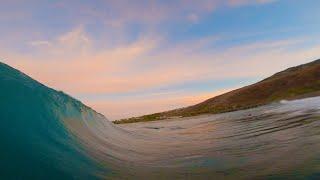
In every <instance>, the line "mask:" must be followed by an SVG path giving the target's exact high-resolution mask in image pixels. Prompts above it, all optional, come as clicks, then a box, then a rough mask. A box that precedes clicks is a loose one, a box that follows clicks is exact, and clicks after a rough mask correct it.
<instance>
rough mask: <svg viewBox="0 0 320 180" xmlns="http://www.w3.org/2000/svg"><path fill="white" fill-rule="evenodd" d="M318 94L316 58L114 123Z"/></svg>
mask: <svg viewBox="0 0 320 180" xmlns="http://www.w3.org/2000/svg"><path fill="white" fill-rule="evenodd" d="M319 95H320V60H316V61H313V62H311V63H308V64H303V65H300V66H296V67H292V68H289V69H287V70H284V71H282V72H279V73H276V74H274V75H273V76H271V77H269V78H266V79H264V80H262V81H260V82H257V83H255V84H252V85H249V86H245V87H242V88H240V89H236V90H233V91H230V92H228V93H225V94H222V95H220V96H216V97H213V98H211V99H208V100H206V101H204V102H202V103H199V104H196V105H193V106H189V107H186V108H181V109H176V110H171V111H166V112H161V113H155V114H150V115H144V116H141V117H133V118H128V119H122V120H117V121H114V123H116V124H122V123H134V122H143V121H155V120H162V119H168V118H172V117H189V116H196V115H200V114H215V113H223V112H230V111H236V110H241V109H247V108H252V107H257V106H260V105H265V104H268V103H271V102H276V101H279V100H282V99H289V100H290V99H298V98H304V97H310V96H319Z"/></svg>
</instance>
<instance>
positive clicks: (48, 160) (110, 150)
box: [0, 63, 320, 179]
mask: <svg viewBox="0 0 320 180" xmlns="http://www.w3.org/2000/svg"><path fill="white" fill-rule="evenodd" d="M0 123H1V126H0V127H1V129H0V160H1V165H0V179H319V178H320V151H319V150H320V97H315V98H308V99H303V100H297V101H282V102H281V103H274V104H270V105H267V106H262V107H259V108H254V109H249V110H243V111H237V112H231V113H225V114H219V115H203V116H199V117H192V118H183V119H171V120H164V121H155V122H146V123H135V124H125V125H117V126H116V125H113V124H112V123H111V122H109V121H108V120H107V119H106V118H105V117H104V116H103V115H101V114H99V113H97V112H95V111H94V110H92V109H91V108H89V107H87V106H85V105H84V104H82V103H81V102H79V101H77V100H75V99H74V98H72V97H70V96H68V95H66V94H64V93H62V92H58V91H55V90H53V89H50V88H48V87H46V86H44V85H42V84H40V83H38V82H36V81H34V80H32V79H31V78H30V77H28V76H26V75H25V74H23V73H21V72H19V71H17V70H15V69H13V68H11V67H9V66H7V65H5V64H1V63H0Z"/></svg>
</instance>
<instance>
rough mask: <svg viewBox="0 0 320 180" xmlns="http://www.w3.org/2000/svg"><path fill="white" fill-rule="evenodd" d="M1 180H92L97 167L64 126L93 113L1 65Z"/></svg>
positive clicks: (93, 114) (77, 102)
mask: <svg viewBox="0 0 320 180" xmlns="http://www.w3.org/2000/svg"><path fill="white" fill-rule="evenodd" d="M0 86H1V88H0V120H1V130H0V142H1V144H0V156H1V158H0V159H1V167H0V172H1V173H0V175H1V178H8V179H16V178H18V179H20V178H22V179H47V178H50V179H59V178H63V179H72V178H80V177H81V178H83V179H91V178H92V179H94V178H96V177H98V176H97V175H98V174H99V170H100V167H99V165H98V164H97V163H96V162H94V161H93V160H92V158H90V157H88V156H87V154H86V152H85V150H84V149H83V147H82V146H81V145H80V144H79V142H78V141H77V140H76V138H75V137H74V136H73V135H72V134H71V133H70V130H68V129H67V127H66V126H65V121H66V120H69V121H70V120H74V121H83V119H84V115H85V114H91V115H92V117H91V118H95V116H97V113H95V112H93V111H92V110H91V109H89V108H87V107H85V106H84V105H83V104H82V103H80V102H79V101H76V100H75V99H73V98H71V97H69V96H68V95H66V94H63V93H62V92H57V91H55V90H53V89H50V88H47V87H45V86H44V85H42V84H40V83H38V82H36V81H34V80H32V79H31V78H29V77H28V76H26V75H25V74H23V73H21V72H19V71H17V70H15V69H13V68H11V67H9V66H7V65H4V64H0Z"/></svg>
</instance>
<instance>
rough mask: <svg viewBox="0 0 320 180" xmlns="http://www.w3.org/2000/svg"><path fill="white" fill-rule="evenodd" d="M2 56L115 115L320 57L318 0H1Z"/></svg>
mask: <svg viewBox="0 0 320 180" xmlns="http://www.w3.org/2000/svg"><path fill="white" fill-rule="evenodd" d="M0 4H1V5H0V34H1V41H0V61H1V62H4V63H6V64H8V65H10V66H13V67H15V68H17V69H19V70H21V71H23V72H24V73H26V74H28V75H29V76H31V77H33V78H34V79H36V80H38V81H40V82H42V83H44V84H45V85H47V86H49V87H52V88H55V89H57V90H62V91H64V92H66V93H68V94H70V95H71V96H73V97H75V98H77V99H79V100H81V101H82V102H83V103H85V104H86V105H88V106H90V107H92V108H94V109H95V110H97V111H98V112H100V113H102V114H104V115H105V116H106V117H107V118H109V119H110V120H116V119H121V118H127V117H132V116H139V115H143V114H148V113H154V112H159V111H165V110H170V109H174V108H181V107H185V106H189V105H192V104H195V103H199V102H201V101H203V100H206V99H208V98H210V97H213V96H216V95H219V94H222V93H224V92H227V91H229V90H232V89H235V88H239V87H242V86H245V85H249V84H251V83H254V82H257V81H259V80H262V79H263V78H266V77H268V76H270V75H272V74H274V73H276V72H278V71H281V70H284V69H286V68H288V67H291V66H295V65H299V64H302V63H307V62H310V61H313V60H316V59H319V58H320V23H319V19H320V1H318V0H304V1H301V0H68V1H66V0H65V1H63V0H55V1H52V0H1V3H0Z"/></svg>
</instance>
